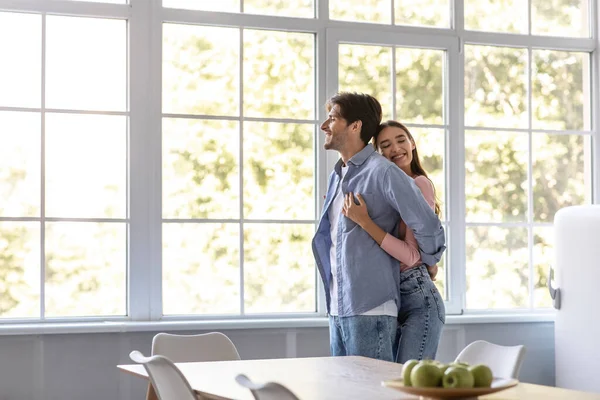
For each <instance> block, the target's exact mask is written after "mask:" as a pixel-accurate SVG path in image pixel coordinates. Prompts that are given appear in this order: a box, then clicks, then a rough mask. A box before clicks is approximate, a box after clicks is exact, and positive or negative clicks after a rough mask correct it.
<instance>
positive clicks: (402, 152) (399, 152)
mask: <svg viewBox="0 0 600 400" xmlns="http://www.w3.org/2000/svg"><path fill="white" fill-rule="evenodd" d="M414 148H415V145H414V143H413V142H412V141H411V140H410V138H409V137H408V135H407V134H406V132H404V130H402V129H400V128H397V127H395V126H388V127H386V128H384V129H383V130H382V131H381V132H380V133H379V136H377V149H378V150H379V153H381V154H382V155H383V156H384V157H385V158H387V159H388V160H390V161H391V162H393V163H394V164H396V165H397V166H399V167H400V168H402V169H403V170H404V169H407V168H408V170H410V162H411V161H412V159H413V156H412V151H413V149H414Z"/></svg>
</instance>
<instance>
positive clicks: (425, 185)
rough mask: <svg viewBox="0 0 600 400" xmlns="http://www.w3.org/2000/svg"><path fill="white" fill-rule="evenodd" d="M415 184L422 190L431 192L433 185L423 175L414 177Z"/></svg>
mask: <svg viewBox="0 0 600 400" xmlns="http://www.w3.org/2000/svg"><path fill="white" fill-rule="evenodd" d="M415 183H416V185H417V186H418V187H420V188H421V190H423V189H429V190H433V183H431V181H430V180H429V178H427V177H426V176H425V175H418V176H416V177H415Z"/></svg>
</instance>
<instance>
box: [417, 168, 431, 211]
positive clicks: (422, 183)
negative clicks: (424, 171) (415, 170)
mask: <svg viewBox="0 0 600 400" xmlns="http://www.w3.org/2000/svg"><path fill="white" fill-rule="evenodd" d="M415 184H416V185H417V187H418V188H419V189H420V190H421V193H423V197H424V198H425V201H427V204H429V205H430V206H431V207H435V190H434V189H433V183H431V181H430V180H429V178H427V177H426V176H423V175H419V176H417V177H416V178H415Z"/></svg>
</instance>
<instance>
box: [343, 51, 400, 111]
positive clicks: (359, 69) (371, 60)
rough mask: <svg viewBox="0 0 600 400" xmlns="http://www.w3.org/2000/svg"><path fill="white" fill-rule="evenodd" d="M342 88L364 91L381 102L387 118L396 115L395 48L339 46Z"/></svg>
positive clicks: (344, 89)
mask: <svg viewBox="0 0 600 400" xmlns="http://www.w3.org/2000/svg"><path fill="white" fill-rule="evenodd" d="M338 65H339V66H338V75H339V77H338V80H339V90H340V91H350V92H363V93H368V94H370V95H371V96H374V97H375V98H377V100H379V102H380V103H381V108H382V110H383V119H384V120H386V119H391V118H392V48H391V47H381V46H365V45H354V44H340V45H339V64H338Z"/></svg>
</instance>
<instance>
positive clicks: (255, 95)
mask: <svg viewBox="0 0 600 400" xmlns="http://www.w3.org/2000/svg"><path fill="white" fill-rule="evenodd" d="M221 68H223V67H221ZM244 115H245V116H248V117H265V118H298V119H314V118H315V37H314V34H312V33H292V32H275V31H259V30H249V29H246V30H244Z"/></svg>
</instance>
